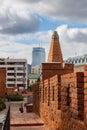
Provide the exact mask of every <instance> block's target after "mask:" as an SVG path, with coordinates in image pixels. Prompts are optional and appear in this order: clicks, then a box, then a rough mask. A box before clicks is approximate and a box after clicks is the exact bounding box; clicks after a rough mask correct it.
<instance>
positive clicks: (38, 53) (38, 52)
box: [32, 47, 45, 66]
mask: <svg viewBox="0 0 87 130" xmlns="http://www.w3.org/2000/svg"><path fill="white" fill-rule="evenodd" d="M44 62H45V49H44V48H42V47H34V48H33V51H32V66H36V65H41V63H44Z"/></svg>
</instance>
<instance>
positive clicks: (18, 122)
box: [10, 103, 45, 130]
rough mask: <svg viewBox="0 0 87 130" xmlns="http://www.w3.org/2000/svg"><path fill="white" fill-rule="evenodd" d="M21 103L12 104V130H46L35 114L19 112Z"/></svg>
mask: <svg viewBox="0 0 87 130" xmlns="http://www.w3.org/2000/svg"><path fill="white" fill-rule="evenodd" d="M19 107H20V103H19V104H18V103H14V104H13V103H12V104H11V116H10V117H11V119H10V130H45V128H44V122H43V121H42V120H41V118H40V117H39V116H37V115H36V114H35V113H26V109H25V107H24V112H23V113H21V112H20V111H19Z"/></svg>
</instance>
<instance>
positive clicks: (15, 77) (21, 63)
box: [0, 58, 28, 89]
mask: <svg viewBox="0 0 87 130" xmlns="http://www.w3.org/2000/svg"><path fill="white" fill-rule="evenodd" d="M0 68H6V88H13V87H18V88H19V89H26V88H27V77H28V76H27V60H26V59H9V58H7V59H0Z"/></svg>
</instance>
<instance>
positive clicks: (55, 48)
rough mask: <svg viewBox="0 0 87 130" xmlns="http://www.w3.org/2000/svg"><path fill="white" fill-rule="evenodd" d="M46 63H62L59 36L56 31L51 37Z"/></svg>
mask: <svg viewBox="0 0 87 130" xmlns="http://www.w3.org/2000/svg"><path fill="white" fill-rule="evenodd" d="M48 62H63V57H62V52H61V47H60V42H59V36H58V34H57V32H56V31H54V33H53V35H52V40H51V45H50V50H49V54H48Z"/></svg>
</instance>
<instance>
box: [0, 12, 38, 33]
mask: <svg viewBox="0 0 87 130" xmlns="http://www.w3.org/2000/svg"><path fill="white" fill-rule="evenodd" d="M39 24H40V20H39V18H37V17H36V16H35V15H30V14H29V17H27V18H25V17H21V16H19V15H17V14H10V12H9V11H8V12H7V13H6V14H5V15H4V16H1V17H0V27H1V28H0V33H2V34H12V35H13V34H19V33H20V34H21V33H31V32H34V31H36V30H37V29H38V26H39Z"/></svg>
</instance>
